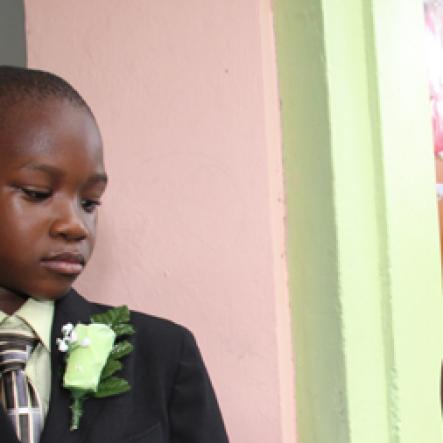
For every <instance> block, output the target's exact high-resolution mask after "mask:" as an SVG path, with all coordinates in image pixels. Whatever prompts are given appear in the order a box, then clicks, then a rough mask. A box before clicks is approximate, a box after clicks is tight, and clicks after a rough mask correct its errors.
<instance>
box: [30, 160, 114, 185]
mask: <svg viewBox="0 0 443 443" xmlns="http://www.w3.org/2000/svg"><path fill="white" fill-rule="evenodd" d="M24 167H25V168H26V169H33V170H37V171H42V172H45V173H46V174H49V175H53V176H58V177H60V176H62V175H63V171H61V170H60V169H59V168H56V167H55V166H51V165H43V164H36V163H29V164H27V165H25V166H24ZM101 182H103V183H104V184H106V183H108V176H107V175H106V174H105V173H104V172H103V173H98V174H94V175H93V176H92V177H90V178H89V179H88V183H91V184H95V183H101Z"/></svg>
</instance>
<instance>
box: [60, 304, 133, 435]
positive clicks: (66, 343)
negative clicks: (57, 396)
mask: <svg viewBox="0 0 443 443" xmlns="http://www.w3.org/2000/svg"><path fill="white" fill-rule="evenodd" d="M91 322H92V323H91V324H89V325H84V324H81V323H79V324H77V325H76V326H75V327H74V325H72V324H71V323H68V324H66V325H64V326H63V327H62V334H63V338H59V339H57V346H58V349H59V350H60V351H61V352H65V353H66V369H65V373H64V377H63V387H64V388H66V389H68V390H69V391H71V398H72V404H71V411H72V420H71V431H73V430H75V429H78V427H79V423H80V418H81V416H82V414H83V401H84V400H85V399H86V398H88V397H96V398H103V397H109V396H111V395H117V394H122V393H124V392H126V391H128V390H129V389H130V386H129V383H128V382H127V381H126V380H125V379H123V378H120V377H116V376H115V375H114V374H115V373H116V372H117V371H119V370H120V369H122V368H123V365H122V363H121V361H120V359H121V358H123V357H124V356H126V355H127V354H129V353H130V352H131V351H132V349H133V346H132V345H131V343H129V342H128V341H127V340H121V337H123V336H125V335H131V334H133V333H134V332H135V331H134V328H133V327H132V325H131V324H130V323H129V310H128V307H127V306H121V307H118V308H113V309H110V310H109V311H106V312H104V313H101V314H97V315H93V316H92V317H91Z"/></svg>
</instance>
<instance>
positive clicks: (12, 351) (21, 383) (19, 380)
mask: <svg viewBox="0 0 443 443" xmlns="http://www.w3.org/2000/svg"><path fill="white" fill-rule="evenodd" d="M37 342H38V340H37V339H36V338H35V337H29V336H26V335H24V334H20V333H16V332H14V333H2V332H0V373H1V378H0V392H1V397H0V401H1V403H2V404H3V407H4V409H5V411H6V413H7V415H8V416H9V418H10V420H11V422H12V424H13V426H14V428H15V430H16V432H17V437H18V439H19V440H20V441H21V442H22V443H38V442H39V439H40V434H41V430H42V424H43V414H42V408H41V402H40V400H39V397H38V394H37V391H36V390H35V388H34V386H33V385H32V384H31V382H30V380H29V379H28V378H27V377H26V374H25V366H26V362H27V360H28V358H29V356H30V355H31V352H32V351H33V349H34V347H35V346H36V344H37Z"/></svg>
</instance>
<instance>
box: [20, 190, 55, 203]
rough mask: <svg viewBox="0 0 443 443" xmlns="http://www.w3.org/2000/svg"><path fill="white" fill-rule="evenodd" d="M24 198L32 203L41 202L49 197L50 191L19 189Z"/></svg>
mask: <svg viewBox="0 0 443 443" xmlns="http://www.w3.org/2000/svg"><path fill="white" fill-rule="evenodd" d="M21 191H22V192H23V193H24V194H25V195H26V197H27V198H28V199H30V200H32V201H43V200H46V199H47V198H49V197H51V195H52V192H51V191H42V190H39V189H34V188H21Z"/></svg>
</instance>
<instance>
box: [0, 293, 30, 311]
mask: <svg viewBox="0 0 443 443" xmlns="http://www.w3.org/2000/svg"><path fill="white" fill-rule="evenodd" d="M26 300H27V298H26V296H24V295H18V294H16V293H15V292H12V291H9V290H8V289H5V288H0V311H3V312H4V313H5V314H8V315H12V314H14V312H16V311H17V309H19V308H20V306H22V305H23V304H24V303H25V302H26Z"/></svg>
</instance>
